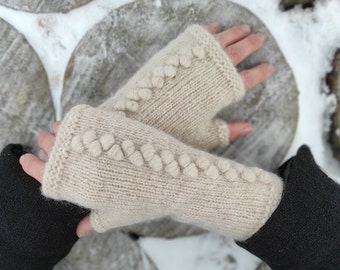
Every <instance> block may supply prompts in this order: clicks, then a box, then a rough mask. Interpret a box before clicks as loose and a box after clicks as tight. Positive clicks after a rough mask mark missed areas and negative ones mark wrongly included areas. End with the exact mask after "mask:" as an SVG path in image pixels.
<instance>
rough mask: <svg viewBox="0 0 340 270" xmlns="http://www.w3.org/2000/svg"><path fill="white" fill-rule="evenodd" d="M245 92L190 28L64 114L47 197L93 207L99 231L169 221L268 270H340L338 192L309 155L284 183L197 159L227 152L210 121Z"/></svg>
mask: <svg viewBox="0 0 340 270" xmlns="http://www.w3.org/2000/svg"><path fill="white" fill-rule="evenodd" d="M244 94H245V91H244V88H243V83H242V81H241V78H240V76H239V75H238V73H237V71H236V69H235V68H234V66H233V65H232V63H231V61H230V59H229V58H228V57H227V55H226V54H225V52H224V51H223V49H222V48H221V47H220V45H219V44H218V43H217V42H216V41H215V40H214V38H213V36H212V35H210V34H209V33H208V32H207V31H206V30H204V29H203V28H202V27H200V26H192V27H189V28H188V29H187V30H186V31H185V32H184V33H183V34H181V35H180V36H179V37H178V38H177V39H175V40H174V41H172V42H171V43H170V44H169V45H168V46H167V47H166V48H164V49H163V50H162V51H160V52H159V53H157V54H156V55H155V56H154V57H153V58H152V59H151V60H150V61H149V62H148V63H147V64H146V65H145V66H144V67H143V68H142V69H141V70H140V71H138V72H137V73H136V74H135V75H134V76H133V78H132V79H131V80H130V81H129V82H128V83H127V84H126V85H125V86H124V87H123V88H122V89H120V90H119V91H118V93H117V94H116V95H115V96H114V97H112V98H110V99H109V100H108V101H107V102H105V103H104V104H103V105H101V106H100V107H99V108H91V107H89V106H86V105H80V106H76V107H74V108H73V109H72V110H71V111H70V112H69V113H68V114H67V115H66V116H65V118H64V119H63V122H62V125H61V127H60V129H59V131H58V134H57V138H56V143H55V146H54V147H53V150H52V152H51V154H50V157H49V161H48V163H47V165H46V170H45V173H44V179H43V184H42V191H43V194H44V195H45V196H47V197H50V198H53V199H56V200H64V201H68V202H71V203H73V204H76V205H79V206H82V207H84V208H87V209H90V210H91V215H90V220H91V224H92V226H93V227H94V229H95V230H96V231H98V232H104V231H106V230H108V229H110V228H116V227H121V226H126V225H131V224H134V223H138V222H142V221H146V220H150V219H154V218H158V217H163V216H171V217H173V218H175V219H176V220H178V221H181V222H185V223H190V224H194V225H197V226H200V227H202V228H205V229H208V230H211V231H215V232H218V233H221V234H224V235H228V236H231V237H233V238H234V239H235V240H238V241H241V242H240V245H242V246H244V247H246V248H247V249H248V250H250V251H251V252H253V253H254V254H256V255H258V256H260V257H261V258H263V259H264V260H265V261H266V262H267V263H269V265H270V266H272V268H273V269H274V270H275V269H336V268H332V267H333V266H339V265H340V262H339V258H337V257H335V259H331V257H332V256H331V255H332V254H333V255H334V254H336V253H337V252H338V251H339V244H338V243H339V241H340V234H339V230H338V228H337V227H336V225H339V220H340V214H339V196H340V191H339V186H338V185H337V184H336V183H335V182H334V181H333V180H331V179H329V178H328V177H327V176H326V175H324V174H323V173H322V172H321V171H320V169H319V168H318V166H317V165H316V164H315V162H314V160H313V158H312V155H311V153H310V152H309V150H308V149H307V148H305V147H304V148H302V149H300V150H299V152H298V154H297V156H296V157H294V158H292V159H291V160H290V161H288V163H286V164H284V165H283V167H281V169H280V170H279V175H276V174H273V173H269V172H266V171H264V170H261V169H259V168H249V167H247V166H244V165H242V164H239V163H236V162H234V161H231V160H228V159H224V158H220V157H216V156H213V155H211V154H209V153H207V152H205V151H202V150H205V149H209V148H213V147H218V146H226V145H227V144H228V142H229V139H228V137H229V136H228V135H229V131H228V126H227V124H226V123H225V122H224V121H222V120H220V119H218V118H215V115H216V113H217V112H218V111H219V110H220V109H222V108H223V107H225V106H227V105H229V104H231V103H233V102H236V101H238V100H240V99H241V98H242V97H243V96H244ZM198 148H200V149H202V150H198ZM330 191H331V192H330ZM82 213H84V212H82ZM310 223H312V224H310ZM310 229H312V230H313V231H310ZM306 238H308V239H306ZM334 239H335V240H334ZM336 241H337V242H336ZM325 243H327V244H325ZM317 250H318V252H321V251H322V253H321V254H322V256H321V259H320V258H314V257H313V256H314V255H315V253H316V251H317ZM338 254H339V253H338ZM297 255H298V256H297ZM320 262H321V263H322V264H323V265H324V266H325V268H317V267H319V266H320ZM306 266H308V267H309V268H308V267H306ZM315 267H316V268H315ZM327 267H328V268H327ZM329 267H331V268H329ZM8 269H9V268H8ZM22 269H24V268H22ZM27 269H28V268H27ZM36 269H38V268H36Z"/></svg>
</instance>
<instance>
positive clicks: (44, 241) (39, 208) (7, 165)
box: [0, 145, 89, 270]
mask: <svg viewBox="0 0 340 270" xmlns="http://www.w3.org/2000/svg"><path fill="white" fill-rule="evenodd" d="M23 154H25V152H24V151H23V147H22V146H21V145H8V146H7V147H6V148H5V149H4V150H3V151H2V153H1V155H0V192H1V196H0V269H1V270H49V269H52V268H53V266H54V265H55V264H56V263H57V262H58V261H60V260H61V259H62V258H63V257H65V256H66V255H67V254H68V252H69V251H70V249H71V247H72V246H73V244H74V243H75V242H76V241H77V240H78V237H77V236H76V233H75V232H76V228H77V225H78V223H79V221H80V220H81V219H82V218H83V217H84V216H85V215H86V214H87V213H88V212H89V211H88V210H85V209H83V208H80V207H77V206H75V205H72V204H70V203H66V202H57V201H54V200H51V199H47V198H45V197H44V196H42V195H41V191H40V183H39V182H38V181H37V180H35V179H34V178H32V177H30V176H29V175H27V174H26V173H25V172H24V171H23V170H22V167H21V165H20V164H19V157H20V156H21V155H23Z"/></svg>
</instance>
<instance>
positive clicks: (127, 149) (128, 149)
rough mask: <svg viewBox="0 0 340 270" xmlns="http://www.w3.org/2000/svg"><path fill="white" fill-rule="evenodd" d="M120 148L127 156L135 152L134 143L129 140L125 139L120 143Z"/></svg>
mask: <svg viewBox="0 0 340 270" xmlns="http://www.w3.org/2000/svg"><path fill="white" fill-rule="evenodd" d="M122 149H123V152H124V154H125V155H126V156H127V157H129V156H131V155H132V154H133V153H134V152H135V150H136V149H135V144H134V143H133V141H131V140H125V141H123V143H122Z"/></svg>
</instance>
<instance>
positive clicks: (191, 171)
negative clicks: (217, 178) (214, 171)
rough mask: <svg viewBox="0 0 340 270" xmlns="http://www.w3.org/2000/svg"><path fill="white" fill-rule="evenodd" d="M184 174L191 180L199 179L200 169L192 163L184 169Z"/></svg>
mask: <svg viewBox="0 0 340 270" xmlns="http://www.w3.org/2000/svg"><path fill="white" fill-rule="evenodd" d="M183 174H184V175H186V176H188V177H191V178H197V177H198V169H197V167H196V165H195V164H194V163H190V164H189V165H188V166H187V167H185V168H184V169H183Z"/></svg>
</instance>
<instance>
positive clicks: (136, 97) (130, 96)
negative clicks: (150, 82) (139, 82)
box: [125, 89, 141, 101]
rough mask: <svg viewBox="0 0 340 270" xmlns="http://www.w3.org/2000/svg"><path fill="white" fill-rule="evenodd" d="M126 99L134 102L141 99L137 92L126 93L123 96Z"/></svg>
mask: <svg viewBox="0 0 340 270" xmlns="http://www.w3.org/2000/svg"><path fill="white" fill-rule="evenodd" d="M125 96H126V97H127V98H128V99H131V100H134V101H139V100H140V99H141V97H140V95H139V91H138V90H136V89H135V90H133V91H131V92H128V93H126V95H125Z"/></svg>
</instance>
